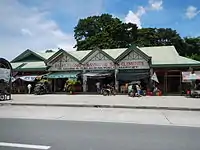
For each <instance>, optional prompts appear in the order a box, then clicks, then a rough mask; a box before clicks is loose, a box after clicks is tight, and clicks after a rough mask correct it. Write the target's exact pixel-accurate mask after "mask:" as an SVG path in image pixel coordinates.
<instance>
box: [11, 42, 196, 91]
mask: <svg viewBox="0 0 200 150" xmlns="http://www.w3.org/2000/svg"><path fill="white" fill-rule="evenodd" d="M28 53H29V55H34V57H33V56H31V57H32V59H34V60H35V61H36V62H28V63H27V62H26V63H25V62H22V61H19V57H17V58H16V59H14V60H15V61H13V63H12V65H13V66H14V68H15V70H18V71H19V72H20V74H21V75H23V76H24V75H26V73H27V72H30V73H32V74H28V75H29V76H31V75H32V76H35V75H37V74H36V72H40V73H41V74H42V73H43V74H44V73H48V79H49V80H50V81H51V83H52V90H53V91H55V92H56V91H63V85H64V83H65V82H66V80H68V79H73V80H79V81H80V83H81V87H80V88H79V91H81V92H94V91H96V87H95V84H96V82H101V85H103V84H113V85H115V88H116V89H117V90H118V91H119V92H122V90H121V89H124V88H125V89H126V85H127V83H129V82H131V81H138V80H139V81H141V82H143V85H144V86H148V84H150V83H151V76H152V75H153V74H155V75H156V76H157V79H158V87H159V88H160V89H161V90H162V91H163V93H180V90H181V87H182V72H184V71H188V69H189V68H192V69H193V70H200V62H199V61H195V60H192V59H189V58H185V57H182V56H180V55H179V54H178V53H177V51H176V49H175V47H174V46H159V47H141V48H139V47H136V46H131V47H130V48H119V49H102V50H101V49H98V48H96V49H94V50H85V51H64V50H62V49H60V50H58V51H57V52H56V53H53V54H52V55H48V58H47V57H46V59H43V57H37V60H36V56H37V55H36V54H35V53H33V52H30V51H28ZM21 55H22V54H21ZM23 55H24V54H23ZM26 56H27V55H26ZM43 56H46V55H43ZM21 57H22V56H21ZM24 57H25V56H24ZM29 58H30V56H29V57H28V58H27V61H28V60H29ZM21 59H22V58H21ZM24 59H25V58H23V59H22V60H23V61H24ZM16 60H17V61H16ZM25 64H27V65H26V66H25ZM41 74H40V75H41Z"/></svg>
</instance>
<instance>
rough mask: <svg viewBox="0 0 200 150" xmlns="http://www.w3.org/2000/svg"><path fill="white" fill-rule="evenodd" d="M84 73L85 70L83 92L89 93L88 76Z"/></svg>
mask: <svg viewBox="0 0 200 150" xmlns="http://www.w3.org/2000/svg"><path fill="white" fill-rule="evenodd" d="M84 73H85V70H83V92H87V76H86V75H84Z"/></svg>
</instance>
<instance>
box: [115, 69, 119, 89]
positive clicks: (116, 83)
mask: <svg viewBox="0 0 200 150" xmlns="http://www.w3.org/2000/svg"><path fill="white" fill-rule="evenodd" d="M117 73H118V69H117V68H115V90H116V91H118V90H119V84H118V81H117Z"/></svg>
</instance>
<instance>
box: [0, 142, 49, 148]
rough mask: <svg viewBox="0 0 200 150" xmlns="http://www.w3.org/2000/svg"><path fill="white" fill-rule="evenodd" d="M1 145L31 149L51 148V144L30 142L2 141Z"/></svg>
mask: <svg viewBox="0 0 200 150" xmlns="http://www.w3.org/2000/svg"><path fill="white" fill-rule="evenodd" d="M1 146H6V147H18V148H30V149H49V148H51V146H44V145H30V144H19V143H6V142H0V147H1Z"/></svg>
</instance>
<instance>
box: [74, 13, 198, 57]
mask: <svg viewBox="0 0 200 150" xmlns="http://www.w3.org/2000/svg"><path fill="white" fill-rule="evenodd" d="M74 37H75V39H76V42H77V43H76V45H75V47H76V48H77V50H88V49H94V48H95V47H99V48H101V49H112V48H128V47H129V46H130V45H131V44H135V45H137V46H139V47H150V46H171V45H174V46H175V48H176V50H177V52H178V53H179V54H180V55H181V56H187V57H190V58H192V59H196V60H200V37H197V38H189V37H186V38H181V36H180V35H179V34H178V33H177V31H176V30H173V29H171V28H142V29H138V28H137V26H136V25H135V24H132V23H123V22H122V21H121V20H120V19H118V18H114V17H112V15H109V14H102V15H101V16H91V17H87V18H84V19H80V20H79V22H78V24H77V26H76V27H75V28H74Z"/></svg>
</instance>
